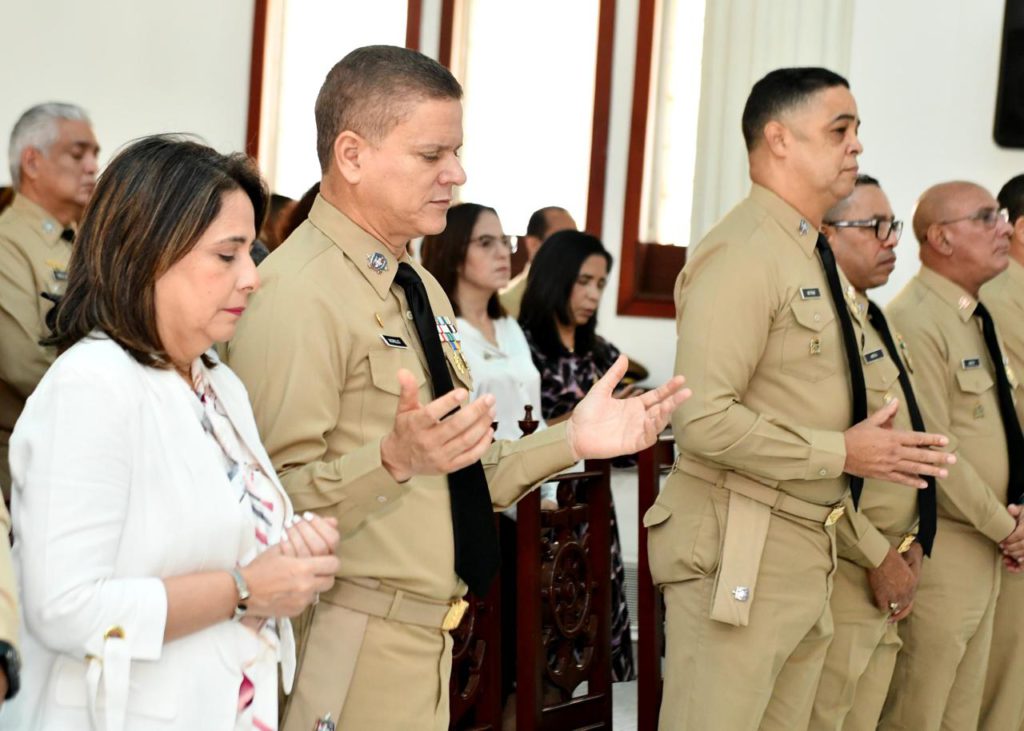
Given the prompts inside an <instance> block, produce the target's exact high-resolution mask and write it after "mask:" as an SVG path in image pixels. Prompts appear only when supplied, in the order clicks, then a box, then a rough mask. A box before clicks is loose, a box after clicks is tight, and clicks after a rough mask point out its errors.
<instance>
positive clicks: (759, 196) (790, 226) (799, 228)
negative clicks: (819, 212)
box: [750, 183, 818, 258]
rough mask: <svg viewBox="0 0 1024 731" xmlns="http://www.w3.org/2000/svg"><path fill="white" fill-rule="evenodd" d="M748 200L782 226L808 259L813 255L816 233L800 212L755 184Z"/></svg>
mask: <svg viewBox="0 0 1024 731" xmlns="http://www.w3.org/2000/svg"><path fill="white" fill-rule="evenodd" d="M750 198H751V199H752V200H753V201H754V202H755V203H757V205H759V206H761V208H764V209H765V210H766V211H767V212H768V215H769V216H771V217H772V218H774V219H775V220H776V221H777V222H778V223H779V225H780V226H782V229H783V230H784V231H785V232H786V233H787V234H788V235H789V237H790V238H791V239H793V241H794V242H796V244H797V246H799V247H800V248H801V249H803V252H804V254H806V255H807V257H808V258H809V257H811V256H813V255H814V247H815V245H816V244H817V243H818V231H817V230H816V229H815V228H814V226H812V225H811V222H810V221H808V220H807V219H806V218H804V216H803V215H802V214H801V213H800V211H798V210H797V209H795V208H793V206H791V205H789V203H787V202H786V201H784V200H783V199H782V198H780V197H779V196H778V195H777V194H776V193H774V192H772V191H770V190H768V188H765V187H764V186H763V185H758V184H757V183H754V184H753V185H752V186H751V188H750Z"/></svg>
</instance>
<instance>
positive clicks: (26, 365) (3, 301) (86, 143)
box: [0, 103, 99, 499]
mask: <svg viewBox="0 0 1024 731" xmlns="http://www.w3.org/2000/svg"><path fill="white" fill-rule="evenodd" d="M9 149H10V165H11V181H12V185H13V187H14V190H15V191H16V193H15V197H14V202H13V203H12V204H11V206H10V208H8V209H7V210H5V211H4V212H3V213H2V214H0V488H2V489H3V495H4V499H9V497H10V490H11V473H10V467H9V465H8V462H7V442H8V440H9V439H10V437H11V432H12V431H13V429H14V422H16V421H17V420H18V416H19V415H20V414H21V409H22V407H23V406H24V405H25V400H26V399H27V398H28V397H29V394H31V393H32V391H33V390H34V389H35V387H36V384H37V383H38V382H39V379H40V378H42V376H43V373H45V372H46V369H47V368H49V367H50V363H52V362H53V359H54V357H55V356H56V353H55V352H54V350H53V348H44V347H42V346H41V345H39V340H40V339H41V338H42V337H43V336H44V335H45V334H46V333H47V328H46V324H45V317H46V313H47V312H48V311H49V310H50V308H51V307H52V306H53V304H52V302H51V301H49V300H47V299H44V298H43V297H42V295H43V294H47V295H51V296H59V295H61V294H63V293H64V282H65V280H66V279H67V273H66V271H65V270H66V268H67V265H68V259H69V258H70V257H71V241H72V240H73V238H74V226H75V224H76V223H77V222H78V219H79V217H80V216H81V215H82V209H83V208H84V207H85V204H86V202H87V201H88V200H89V196H90V195H91V194H92V189H93V186H94V185H95V184H96V170H97V157H96V156H97V154H98V153H99V146H98V145H97V144H96V138H95V136H94V135H93V132H92V127H91V126H90V123H89V119H88V117H86V115H85V112H84V111H82V110H81V109H80V108H78V107H76V106H73V105H70V104H56V103H51V104H40V105H38V106H35V107H32V108H31V109H29V110H28V111H27V112H25V113H24V114H23V115H21V117H20V118H19V119H18V121H17V123H16V124H15V125H14V130H13V131H12V132H11V142H10V148H9Z"/></svg>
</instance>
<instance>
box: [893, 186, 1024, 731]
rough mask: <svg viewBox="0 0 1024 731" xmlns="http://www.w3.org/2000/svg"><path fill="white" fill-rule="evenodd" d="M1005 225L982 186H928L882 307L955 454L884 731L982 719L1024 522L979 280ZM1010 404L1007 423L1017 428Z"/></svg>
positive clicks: (903, 633)
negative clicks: (1002, 593) (912, 251)
mask: <svg viewBox="0 0 1024 731" xmlns="http://www.w3.org/2000/svg"><path fill="white" fill-rule="evenodd" d="M1009 234H1010V226H1009V225H1008V224H1007V222H1006V220H1005V219H1004V218H1003V217H1002V216H1001V215H1000V211H999V204H998V203H997V202H996V200H995V199H994V198H993V197H992V195H991V194H990V193H989V192H988V191H986V190H985V189H984V188H981V187H980V186H977V185H974V184H972V183H961V182H953V183H943V184H940V185H936V186H934V187H932V188H930V189H928V190H927V191H925V193H924V194H923V195H922V196H921V198H920V200H919V201H918V203H917V208H916V210H915V212H914V235H915V236H916V238H917V240H918V242H919V243H920V246H921V248H920V254H921V270H920V271H919V272H918V274H917V276H915V277H914V279H912V280H911V281H910V282H909V283H908V284H907V286H906V287H904V288H903V290H902V291H901V292H900V293H899V295H897V297H896V298H895V299H894V300H893V301H892V303H891V304H890V305H889V308H888V312H889V320H890V322H892V324H893V327H894V328H896V329H897V330H899V331H900V332H901V333H902V334H903V336H904V337H905V338H906V339H907V342H908V343H909V344H910V347H911V349H912V353H913V368H914V381H915V384H916V387H917V389H916V391H917V397H918V400H919V403H920V405H921V412H922V413H923V415H924V421H925V423H926V424H927V425H928V427H929V428H930V429H934V430H936V431H940V432H943V433H945V434H948V435H949V439H950V447H951V449H952V451H953V452H954V453H955V454H956V455H957V456H958V457H959V462H958V463H957V466H956V469H955V470H950V474H949V476H948V477H940V478H939V480H938V488H939V493H938V505H939V521H938V536H937V539H936V541H935V550H934V552H933V554H932V558H931V560H930V561H929V562H928V567H927V570H926V571H924V572H923V573H922V576H921V580H920V583H919V584H918V588H917V598H916V600H915V604H914V611H913V613H912V614H911V615H910V616H909V617H908V618H907V619H905V620H904V621H903V622H901V623H900V637H901V638H902V640H903V650H902V651H901V652H900V654H899V657H898V658H897V660H896V670H895V672H894V673H893V679H892V685H891V687H890V689H889V697H888V698H887V700H886V703H885V708H884V710H883V712H882V718H881V723H880V725H879V728H880V729H886V731H896V730H897V729H902V730H905V731H911V730H912V731H933V730H934V731H938V729H939V728H943V729H975V728H978V715H979V711H980V707H981V699H982V690H983V686H984V683H985V669H986V667H987V665H988V657H989V645H990V642H991V639H992V621H993V615H994V612H995V605H996V597H997V596H998V594H999V585H1000V574H1001V573H1002V570H1001V565H1002V562H1001V560H1000V559H1001V554H1000V546H1001V545H1002V547H1003V548H1004V550H1007V551H1009V552H1010V553H1011V554H1012V555H1013V556H1014V557H1016V558H1019V557H1021V556H1024V552H1022V551H1021V550H1020V547H1019V546H1020V537H1021V534H1022V532H1024V528H1022V527H1021V526H1020V525H1019V524H1018V521H1017V520H1016V519H1015V518H1014V516H1013V515H1012V514H1011V510H1012V511H1014V512H1016V511H1017V508H1016V507H1013V508H1012V509H1011V510H1008V509H1007V504H1008V502H1013V500H1010V499H1008V486H1009V483H1010V466H1009V457H1008V448H1007V432H1006V431H1004V420H1003V418H1002V415H1001V408H1000V391H1001V389H1002V386H1000V385H999V382H1000V381H1002V380H1004V379H1005V370H1004V365H1003V363H1002V362H1001V358H1000V359H999V360H996V359H994V358H993V356H992V353H991V348H990V343H989V341H990V340H992V341H995V339H996V334H995V330H994V327H992V322H991V315H990V314H989V313H988V311H987V309H986V308H984V307H983V306H982V305H981V303H979V302H978V291H979V289H980V288H981V285H982V284H984V283H985V282H987V281H989V280H990V279H992V278H993V277H995V276H996V275H997V274H999V273H1000V272H1002V271H1003V270H1004V269H1005V268H1006V264H1007V248H1008V245H1009ZM991 344H992V345H995V342H993V343H991ZM1006 397H1007V398H1011V394H1009V393H1007V394H1006ZM1012 409H1013V407H1012V405H1011V406H1010V410H1011V413H1010V415H1009V416H1010V417H1011V418H1012V423H1008V424H1007V426H1013V427H1015V428H1016V429H1017V430H1018V438H1020V435H1019V429H1020V427H1019V425H1018V424H1017V423H1016V416H1015V415H1014V414H1013V413H1012ZM1015 680H1016V681H1020V680H1021V679H1019V678H1017V679H1015ZM1015 690H1016V689H1015Z"/></svg>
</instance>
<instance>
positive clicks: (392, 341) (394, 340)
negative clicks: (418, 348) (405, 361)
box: [380, 335, 409, 348]
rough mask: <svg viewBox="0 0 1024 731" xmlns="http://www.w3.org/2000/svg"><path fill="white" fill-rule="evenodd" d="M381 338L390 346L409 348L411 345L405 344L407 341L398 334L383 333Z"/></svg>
mask: <svg viewBox="0 0 1024 731" xmlns="http://www.w3.org/2000/svg"><path fill="white" fill-rule="evenodd" d="M380 339H381V340H383V341H384V344H385V345H387V346H388V347H390V348H408V347H409V346H408V345H406V344H405V341H404V340H402V339H401V338H400V337H398V336H397V335H381V336H380Z"/></svg>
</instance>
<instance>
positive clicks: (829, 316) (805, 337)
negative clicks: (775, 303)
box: [782, 298, 846, 381]
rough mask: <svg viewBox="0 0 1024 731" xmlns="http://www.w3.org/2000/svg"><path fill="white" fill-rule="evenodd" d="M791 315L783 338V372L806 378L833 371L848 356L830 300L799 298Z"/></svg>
mask: <svg viewBox="0 0 1024 731" xmlns="http://www.w3.org/2000/svg"><path fill="white" fill-rule="evenodd" d="M790 315H791V317H792V320H791V322H789V323H787V325H786V330H785V333H784V335H783V342H782V370H783V372H785V373H787V374H789V375H791V376H796V377H797V378H802V379H804V380H806V381H821V380H823V379H825V378H828V377H829V376H832V375H834V374H835V373H836V371H837V370H838V368H839V364H840V362H841V360H842V359H844V358H845V357H846V356H845V354H844V353H843V349H842V348H843V344H842V343H841V342H840V340H839V325H838V323H836V321H835V319H836V316H835V313H834V312H833V311H832V308H831V307H830V306H829V303H828V301H826V300H825V299H823V298H822V299H811V300H796V301H794V302H793V303H792V304H791V305H790Z"/></svg>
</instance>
